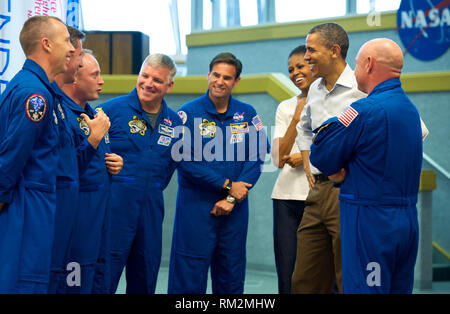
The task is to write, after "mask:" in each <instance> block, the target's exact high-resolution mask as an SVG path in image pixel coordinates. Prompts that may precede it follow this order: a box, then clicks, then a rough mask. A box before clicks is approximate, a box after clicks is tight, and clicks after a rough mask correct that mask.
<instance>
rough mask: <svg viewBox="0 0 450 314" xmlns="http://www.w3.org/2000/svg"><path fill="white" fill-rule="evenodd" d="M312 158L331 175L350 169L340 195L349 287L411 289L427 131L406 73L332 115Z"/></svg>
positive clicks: (346, 289) (321, 130)
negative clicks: (408, 89)
mask: <svg viewBox="0 0 450 314" xmlns="http://www.w3.org/2000/svg"><path fill="white" fill-rule="evenodd" d="M310 160H311V163H312V164H313V165H314V166H315V167H317V168H318V169H319V170H320V171H322V172H323V173H324V174H326V175H332V174H335V173H337V172H338V171H339V170H340V169H341V168H345V170H346V177H345V180H344V181H343V183H342V185H341V190H340V196H339V200H340V215H341V216H340V217H341V243H342V278H343V290H344V293H411V292H412V288H413V283H414V265H415V261H416V257H417V249H418V221H417V209H416V202H417V195H418V191H419V181H420V172H421V166H422V134H421V126H420V118H419V113H418V112H417V109H416V108H415V106H414V104H413V103H412V102H411V101H410V100H409V98H408V97H407V96H406V94H405V92H404V91H403V89H402V88H401V83H400V80H399V79H389V80H387V81H384V82H382V83H380V84H379V85H377V86H376V87H375V88H374V89H373V90H372V92H371V93H370V94H369V96H368V97H367V98H364V99H360V100H358V101H356V102H354V103H353V104H352V105H351V106H350V107H349V108H348V109H347V110H346V111H344V112H343V113H341V114H340V115H339V116H338V117H335V118H332V119H330V120H328V121H326V122H325V123H324V124H323V125H322V127H321V128H319V132H318V133H317V135H316V137H315V139H314V142H313V144H312V145H311V156H310Z"/></svg>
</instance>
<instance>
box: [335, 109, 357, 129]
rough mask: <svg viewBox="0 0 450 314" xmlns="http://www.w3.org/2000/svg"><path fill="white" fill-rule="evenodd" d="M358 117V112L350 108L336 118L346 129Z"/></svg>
mask: <svg viewBox="0 0 450 314" xmlns="http://www.w3.org/2000/svg"><path fill="white" fill-rule="evenodd" d="M357 116H358V111H356V110H355V109H353V108H352V106H350V107H348V108H347V109H346V110H345V111H344V112H343V113H341V114H340V115H339V117H338V120H339V121H340V122H341V123H342V124H343V125H345V127H348V126H349V125H350V123H352V121H353V119H355V118H356V117H357Z"/></svg>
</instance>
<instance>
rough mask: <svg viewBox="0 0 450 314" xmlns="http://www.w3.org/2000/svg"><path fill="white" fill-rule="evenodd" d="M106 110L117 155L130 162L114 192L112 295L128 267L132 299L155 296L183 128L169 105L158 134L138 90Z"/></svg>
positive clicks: (105, 106) (109, 104) (161, 115)
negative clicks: (175, 151) (167, 193)
mask: <svg viewBox="0 0 450 314" xmlns="http://www.w3.org/2000/svg"><path fill="white" fill-rule="evenodd" d="M102 109H103V111H104V112H105V113H106V114H107V115H108V116H109V118H110V121H111V128H110V130H109V134H110V140H111V150H112V151H113V152H114V153H116V154H118V155H120V156H122V158H123V159H124V166H123V169H122V170H121V172H120V174H118V175H115V176H113V183H112V188H111V191H112V193H111V203H110V204H111V205H110V207H111V229H112V230H114V231H113V232H112V234H111V273H112V279H111V281H112V288H111V292H112V293H114V292H115V291H116V289H117V285H118V283H119V279H120V276H121V274H122V271H123V268H124V266H126V279H127V289H126V292H127V293H139V294H148V293H154V292H155V288H156V281H157V276H158V270H159V266H160V262H161V246H162V223H163V218H164V198H163V190H164V189H165V188H166V186H167V185H168V183H169V182H170V178H171V177H172V174H173V173H174V171H175V168H176V162H175V161H174V160H173V158H172V156H171V150H172V146H173V145H174V143H175V142H176V141H177V137H178V136H176V134H178V135H180V134H181V132H180V129H182V126H181V125H182V122H181V119H180V118H179V117H178V115H177V114H176V113H175V112H174V111H173V110H172V109H170V108H169V107H168V106H167V104H166V102H165V101H164V100H163V102H162V109H161V112H160V113H159V116H158V118H157V120H156V124H155V128H154V129H153V128H152V126H151V124H150V122H149V120H148V117H147V115H146V114H145V112H144V111H143V110H142V108H141V104H140V102H139V99H138V96H137V92H136V89H133V90H132V91H131V92H130V93H129V94H128V95H125V96H120V97H116V98H114V99H111V100H109V101H107V102H106V103H104V104H103V105H102ZM176 132H178V133H176Z"/></svg>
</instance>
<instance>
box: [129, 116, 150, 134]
mask: <svg viewBox="0 0 450 314" xmlns="http://www.w3.org/2000/svg"><path fill="white" fill-rule="evenodd" d="M128 125H129V127H130V132H131V133H133V134H135V133H139V134H141V135H142V136H144V135H145V131H147V123H146V122H145V120H144V119H139V118H138V117H137V116H133V120H131V121H130V122H128Z"/></svg>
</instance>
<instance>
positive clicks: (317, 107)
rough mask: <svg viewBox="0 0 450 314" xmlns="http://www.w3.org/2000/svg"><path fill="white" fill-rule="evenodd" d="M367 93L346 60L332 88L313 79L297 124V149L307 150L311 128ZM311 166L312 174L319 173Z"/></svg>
mask: <svg viewBox="0 0 450 314" xmlns="http://www.w3.org/2000/svg"><path fill="white" fill-rule="evenodd" d="M366 96H367V95H366V94H365V93H363V92H361V91H360V90H358V84H357V82H356V78H355V75H354V73H353V70H352V69H351V68H350V66H349V65H348V64H347V65H346V66H345V69H344V71H342V73H341V75H340V76H339V78H338V80H337V82H336V84H335V85H334V87H333V88H332V89H331V91H328V89H327V88H326V85H325V80H324V79H323V78H319V79H317V80H315V81H314V82H313V83H312V84H311V86H310V87H309V92H308V97H307V98H306V105H305V107H304V108H303V111H302V114H301V116H300V122H299V123H298V124H297V133H298V134H297V137H296V139H295V141H296V143H297V145H298V147H299V149H300V150H310V147H311V144H312V139H313V135H314V134H313V132H312V131H313V130H315V129H316V128H318V127H319V126H321V125H322V123H323V122H325V121H326V120H328V119H329V118H332V117H335V116H337V115H339V114H340V113H341V112H343V111H344V110H345V109H346V108H347V107H348V106H350V105H351V104H352V103H353V102H355V101H357V100H358V99H361V98H364V97H366ZM310 169H311V172H312V173H313V174H320V171H319V170H318V169H317V168H315V167H314V166H313V165H311V164H310Z"/></svg>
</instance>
